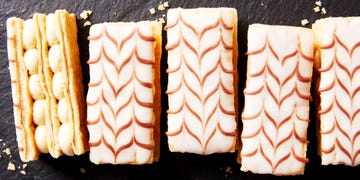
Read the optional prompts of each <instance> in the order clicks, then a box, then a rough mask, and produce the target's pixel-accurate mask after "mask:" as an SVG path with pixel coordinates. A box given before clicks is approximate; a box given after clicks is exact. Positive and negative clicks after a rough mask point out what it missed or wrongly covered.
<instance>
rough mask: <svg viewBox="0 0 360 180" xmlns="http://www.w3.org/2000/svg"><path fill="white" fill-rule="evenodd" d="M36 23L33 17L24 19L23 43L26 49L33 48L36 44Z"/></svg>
mask: <svg viewBox="0 0 360 180" xmlns="http://www.w3.org/2000/svg"><path fill="white" fill-rule="evenodd" d="M35 30H36V25H35V22H34V20H33V19H28V20H26V21H24V29H23V37H22V38H23V44H24V48H25V49H33V48H35V45H36V40H35Z"/></svg>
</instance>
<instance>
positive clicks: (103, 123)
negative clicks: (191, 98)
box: [86, 21, 162, 164]
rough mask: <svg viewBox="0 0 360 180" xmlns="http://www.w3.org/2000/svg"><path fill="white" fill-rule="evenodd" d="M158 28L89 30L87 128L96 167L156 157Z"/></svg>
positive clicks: (131, 25)
mask: <svg viewBox="0 0 360 180" xmlns="http://www.w3.org/2000/svg"><path fill="white" fill-rule="evenodd" d="M161 33H162V24H161V23H160V22H155V21H140V22H109V23H107V22H105V23H100V24H95V25H92V26H91V27H90V33H89V37H88V39H89V41H90V44H89V53H90V57H89V61H88V64H89V73H90V82H89V89H88V93H87V97H86V98H87V99H86V101H87V127H88V130H89V134H90V139H89V146H90V160H91V161H92V162H93V163H95V164H149V163H153V162H155V161H157V160H158V158H159V153H160V149H159V148H160V146H159V145H160V142H159V141H160V110H161V106H160V105H161V100H160V95H161V89H160V57H161Z"/></svg>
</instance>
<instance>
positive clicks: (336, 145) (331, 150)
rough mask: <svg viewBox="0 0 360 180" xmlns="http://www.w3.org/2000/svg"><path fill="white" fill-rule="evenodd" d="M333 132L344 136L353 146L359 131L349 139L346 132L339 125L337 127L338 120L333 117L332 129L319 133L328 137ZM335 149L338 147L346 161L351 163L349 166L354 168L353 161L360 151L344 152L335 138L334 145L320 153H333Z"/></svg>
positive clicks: (359, 134) (359, 133)
mask: <svg viewBox="0 0 360 180" xmlns="http://www.w3.org/2000/svg"><path fill="white" fill-rule="evenodd" d="M335 130H339V132H340V133H341V134H342V135H343V136H345V138H346V139H347V140H348V141H349V142H350V143H351V144H354V143H355V141H356V139H357V138H358V137H359V136H360V130H359V131H357V132H356V133H355V135H354V136H353V137H350V135H349V134H348V133H347V132H346V130H344V129H343V128H342V127H341V125H339V123H338V120H337V118H336V117H335V123H334V124H333V125H332V127H331V128H330V129H328V130H321V131H320V133H321V134H324V135H328V134H332V133H334V132H335ZM336 147H338V148H339V149H340V150H341V151H342V152H343V153H344V154H345V155H346V156H347V158H348V159H350V161H351V165H352V166H354V165H356V164H355V163H356V162H355V161H356V159H357V157H358V156H359V154H360V149H357V150H356V151H355V152H354V150H352V152H353V153H350V152H349V151H348V150H346V149H345V148H344V147H343V146H342V144H341V141H339V140H338V138H337V137H336V138H335V143H334V144H333V145H332V146H331V147H329V148H327V149H324V148H323V149H322V152H323V153H325V154H330V153H333V152H334V150H335V149H336ZM353 148H356V147H353Z"/></svg>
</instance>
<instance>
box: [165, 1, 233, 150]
mask: <svg viewBox="0 0 360 180" xmlns="http://www.w3.org/2000/svg"><path fill="white" fill-rule="evenodd" d="M165 30H166V31H167V41H168V43H167V45H166V50H167V51H168V57H167V63H168V69H167V73H168V86H167V91H166V93H167V95H168V103H169V109H168V111H167V115H168V120H167V125H168V130H167V132H166V135H167V137H168V145H169V149H170V151H172V152H182V153H185V152H186V153H195V154H202V155H206V154H212V153H224V152H234V151H235V150H236V147H237V146H236V144H237V106H238V101H237V83H238V77H237V58H238V55H237V11H236V9H233V8H225V7H221V8H195V9H182V8H174V9H169V10H168V13H167V25H166V26H165Z"/></svg>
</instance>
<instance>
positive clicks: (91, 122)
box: [87, 27, 155, 162]
mask: <svg viewBox="0 0 360 180" xmlns="http://www.w3.org/2000/svg"><path fill="white" fill-rule="evenodd" d="M103 30H104V31H103V32H102V34H103V33H105V35H106V36H107V38H109V39H110V41H111V42H115V43H114V44H116V41H114V40H115V39H114V38H112V37H111V36H110V35H109V34H108V33H107V31H106V28H105V27H104V29H103ZM133 32H135V31H133ZM136 32H137V35H138V36H139V37H140V38H141V39H142V40H144V41H155V39H154V38H153V37H148V36H144V35H143V34H141V32H140V31H139V30H138V28H136ZM102 34H100V35H99V36H97V37H96V38H91V37H90V38H89V39H90V40H97V39H100V38H102ZM130 35H132V36H133V35H134V33H130ZM130 38H131V37H129V36H127V37H125V40H123V41H122V42H121V43H120V45H119V46H118V47H119V48H118V50H119V49H121V47H122V45H123V44H124V43H125V42H126V41H127V40H129V39H130ZM134 55H135V57H136V60H137V61H138V62H140V63H143V64H148V65H151V66H154V62H153V60H148V59H144V58H141V57H140V56H139V54H138V52H137V48H136V46H135V47H134V49H133V51H132V53H131V54H130V55H129V56H128V57H127V58H125V60H124V61H123V63H122V64H121V65H120V66H119V67H116V64H115V62H114V60H113V59H111V58H110V57H109V56H108V55H107V54H106V51H105V50H104V46H102V47H101V51H100V53H99V55H98V56H97V58H95V59H94V60H89V62H88V63H89V64H94V63H97V62H99V60H100V59H101V58H102V56H104V57H105V60H107V61H108V62H110V64H112V65H113V66H114V67H115V68H116V70H117V72H118V74H119V73H120V72H121V70H122V69H123V67H124V66H125V65H126V64H128V63H129V62H130V60H131V58H132V56H134ZM103 77H105V80H106V82H107V83H108V84H109V85H110V88H111V89H112V92H113V94H114V95H115V97H117V96H118V95H119V94H120V92H121V91H122V90H123V89H124V88H125V87H126V86H127V85H129V84H130V82H131V81H133V80H134V79H135V80H136V81H137V82H138V83H139V84H141V85H142V86H144V87H146V88H152V84H151V83H148V82H144V81H142V80H140V79H139V78H138V76H137V75H136V72H135V69H134V70H133V74H132V76H131V78H129V80H127V81H126V82H125V83H124V84H123V85H122V86H121V87H120V88H118V89H116V88H115V87H114V85H113V84H112V83H111V81H110V79H109V78H108V76H107V74H106V72H105V71H103V76H102V77H101V79H100V81H98V82H90V83H89V87H94V86H99V85H100V84H101V82H102V79H103ZM133 99H135V102H136V103H137V104H139V105H140V106H143V107H146V108H152V107H153V104H152V103H148V102H142V101H141V100H140V99H139V98H138V97H137V95H136V93H135V91H133V92H132V95H131V96H130V97H129V99H128V100H127V101H126V102H125V103H124V104H123V105H122V106H120V107H119V108H118V109H117V110H116V112H115V110H114V109H113V107H112V106H110V104H109V102H108V101H107V99H106V97H105V96H104V93H103V91H102V96H101V101H102V102H104V105H105V106H107V107H108V108H109V109H110V111H111V112H112V115H113V117H114V118H116V117H117V116H118V114H119V113H120V112H121V111H122V110H123V109H124V108H125V107H127V106H128V105H129V104H130V103H131V101H132V100H133ZM99 101H100V98H98V99H96V100H95V101H94V102H87V105H96V104H98V103H99ZM100 120H102V122H104V124H105V126H106V128H107V129H109V130H110V131H111V133H112V134H113V136H114V137H115V139H117V138H118V136H119V134H120V133H121V132H122V131H123V130H125V129H127V128H128V127H130V126H131V124H132V122H133V121H135V123H136V124H137V125H139V126H140V127H144V128H153V125H152V124H151V123H150V124H149V123H143V122H141V121H140V120H139V119H138V117H137V116H136V114H135V112H134V110H133V118H132V119H130V120H129V122H128V123H127V124H125V125H124V126H122V127H120V128H119V129H118V130H117V131H116V132H115V129H114V128H113V127H112V126H111V124H110V123H108V121H107V119H106V118H105V116H104V115H103V113H102V111H100V114H99V116H98V117H97V118H96V119H95V120H88V121H87V123H88V125H95V124H98V122H99V121H100ZM101 142H103V143H104V144H105V146H106V147H107V148H108V149H109V150H111V151H112V152H113V154H114V157H115V160H114V162H115V161H116V158H117V155H118V154H119V153H120V152H121V151H122V150H124V149H127V148H129V147H131V146H132V144H133V142H135V144H136V145H138V146H140V147H142V148H144V149H149V150H151V149H153V145H151V144H143V143H140V142H138V141H137V140H136V137H135V136H133V138H132V141H130V142H129V143H128V144H126V145H124V146H122V147H119V148H118V149H117V150H116V151H115V149H114V148H113V146H112V145H110V144H109V143H108V142H107V141H106V139H105V138H104V137H103V138H101V139H100V140H98V141H97V142H90V143H89V144H90V146H91V147H96V146H99V145H100V144H101Z"/></svg>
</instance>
